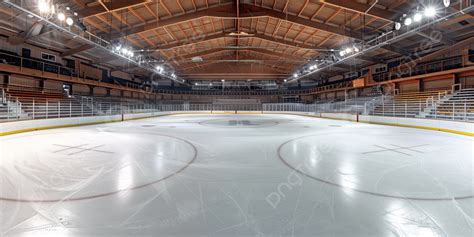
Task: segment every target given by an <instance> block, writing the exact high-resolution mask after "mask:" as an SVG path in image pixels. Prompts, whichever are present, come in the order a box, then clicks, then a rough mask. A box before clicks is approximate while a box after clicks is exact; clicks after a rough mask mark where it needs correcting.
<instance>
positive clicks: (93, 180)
mask: <svg viewBox="0 0 474 237" xmlns="http://www.w3.org/2000/svg"><path fill="white" fill-rule="evenodd" d="M1 142H2V145H3V147H4V149H3V150H2V153H1V154H2V156H1V157H2V158H1V160H0V161H1V163H2V166H4V168H5V170H8V171H9V172H8V173H6V172H2V173H1V174H0V176H1V179H0V185H1V187H2V192H1V196H0V200H10V201H30V202H55V201H71V200H84V199H90V198H96V197H103V196H107V195H111V194H115V193H119V192H123V191H128V190H133V189H137V188H142V187H145V186H149V185H152V184H155V183H158V182H160V181H163V180H165V179H167V178H169V177H171V176H173V175H176V174H178V173H180V172H181V171H183V170H184V169H185V168H187V167H188V166H189V165H190V164H191V163H192V162H193V161H194V160H195V158H196V156H197V150H196V148H195V147H194V146H193V145H192V144H191V143H190V142H188V141H185V140H183V139H180V138H176V137H172V136H166V135H159V134H150V133H125V132H104V131H102V132H96V133H90V132H81V131H75V132H68V133H51V132H49V133H48V132H44V133H41V134H38V135H27V136H19V137H13V138H9V139H3V140H1ZM21 144H29V147H28V149H18V147H20V146H21Z"/></svg>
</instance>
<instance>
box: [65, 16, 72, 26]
mask: <svg viewBox="0 0 474 237" xmlns="http://www.w3.org/2000/svg"><path fill="white" fill-rule="evenodd" d="M66 24H67V25H68V26H72V24H74V21H73V20H72V18H71V17H68V18H66Z"/></svg>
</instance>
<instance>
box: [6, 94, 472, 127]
mask: <svg viewBox="0 0 474 237" xmlns="http://www.w3.org/2000/svg"><path fill="white" fill-rule="evenodd" d="M1 100H2V101H1V102H2V103H0V121H2V122H5V121H17V120H32V119H51V118H69V117H86V116H104V115H117V114H129V113H146V112H160V111H204V112H221V111H223V112H235V113H237V112H239V111H253V112H262V113H264V112H307V113H349V114H363V115H375V116H395V117H421V118H431V119H446V120H460V121H468V122H472V121H474V99H472V100H456V101H450V100H444V101H443V100H439V99H438V98H434V97H429V98H428V99H427V100H426V101H423V100H419V101H415V102H414V101H395V100H393V97H391V96H379V97H366V98H356V99H351V100H346V101H340V102H332V103H325V104H301V103H263V104H209V103H205V104H204V103H203V104H193V103H174V104H172V103H138V102H134V103H133V102H103V101H97V99H94V98H90V97H73V98H68V99H60V100H58V99H44V98H29V99H27V98H22V99H21V100H19V99H18V98H12V97H9V96H8V95H6V93H5V92H4V91H3V90H2V92H1Z"/></svg>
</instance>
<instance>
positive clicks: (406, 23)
mask: <svg viewBox="0 0 474 237" xmlns="http://www.w3.org/2000/svg"><path fill="white" fill-rule="evenodd" d="M412 22H413V20H412V19H411V18H410V17H408V18H406V19H405V21H403V24H405V25H406V26H409V25H411V23H412Z"/></svg>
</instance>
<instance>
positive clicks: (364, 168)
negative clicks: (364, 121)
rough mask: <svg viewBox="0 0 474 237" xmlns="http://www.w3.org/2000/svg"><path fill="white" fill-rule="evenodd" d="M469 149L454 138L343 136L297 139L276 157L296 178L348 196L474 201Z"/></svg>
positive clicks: (316, 136)
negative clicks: (297, 176) (337, 190)
mask: <svg viewBox="0 0 474 237" xmlns="http://www.w3.org/2000/svg"><path fill="white" fill-rule="evenodd" d="M407 137H410V139H407ZM417 141H423V142H422V143H420V142H417ZM471 146H472V141H471V140H469V139H463V138H456V137H452V136H429V135H427V134H422V133H413V134H408V135H407V134H406V133H391V134H377V133H376V132H375V133H374V134H356V133H347V132H345V133H329V134H320V135H311V136H305V137H300V138H296V139H293V140H290V141H287V142H285V143H283V144H282V145H281V146H280V147H279V149H278V154H279V158H280V159H281V161H282V162H283V163H284V164H285V165H286V166H288V167H290V168H291V169H293V170H295V171H297V172H298V173H299V174H301V175H304V176H306V177H309V178H311V179H313V180H317V181H319V182H322V183H325V184H329V185H332V186H336V187H339V188H342V189H343V190H344V191H346V192H349V193H351V192H360V193H365V194H370V195H375V196H381V197H389V198H401V199H411V200H434V201H436V200H453V199H466V198H472V197H474V194H473V193H472V173H473V166H472V158H471V157H470V154H471V153H472V150H471V149H472V148H471ZM446 157H453V159H446Z"/></svg>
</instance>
